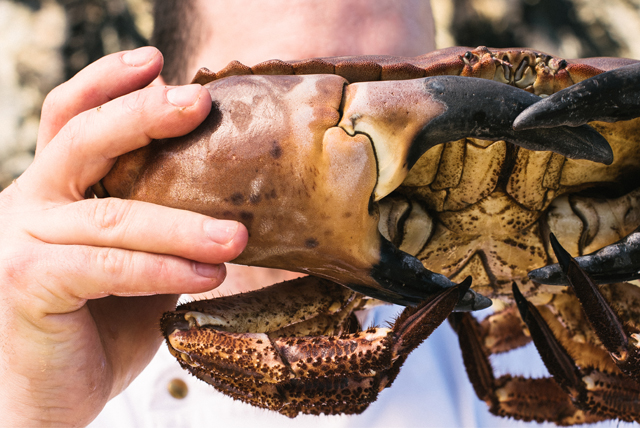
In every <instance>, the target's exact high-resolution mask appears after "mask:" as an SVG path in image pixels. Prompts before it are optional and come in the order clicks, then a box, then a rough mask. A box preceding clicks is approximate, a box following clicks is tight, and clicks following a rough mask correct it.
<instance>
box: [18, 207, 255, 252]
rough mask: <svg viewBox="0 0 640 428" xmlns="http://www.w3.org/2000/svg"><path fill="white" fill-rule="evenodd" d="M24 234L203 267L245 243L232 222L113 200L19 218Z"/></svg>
mask: <svg viewBox="0 0 640 428" xmlns="http://www.w3.org/2000/svg"><path fill="white" fill-rule="evenodd" d="M24 228H25V230H26V231H27V232H28V233H29V234H30V235H31V236H33V237H35V238H37V239H38V240H40V241H43V242H46V243H50V244H63V245H74V244H82V245H87V246H94V247H113V248H120V249H127V250H133V251H141V252H148V253H157V254H171V255H174V256H178V257H181V258H185V259H189V260H195V261H198V262H202V263H213V264H217V263H223V262H227V261H230V260H233V259H235V258H236V257H237V256H238V255H239V254H240V253H241V252H242V250H243V249H244V247H245V245H246V244H247V240H248V232H247V229H246V228H245V227H244V226H243V225H242V224H240V223H238V222H235V221H226V220H216V219H212V218H210V217H207V216H204V215H201V214H197V213H193V212H190V211H183V210H178V209H174V208H167V207H163V206H159V205H154V204H150V203H145V202H140V201H126V200H121V199H115V198H107V199H87V200H83V201H79V202H76V203H73V204H67V205H62V206H59V207H56V208H52V209H48V210H45V211H41V212H39V213H38V214H37V215H35V216H33V218H27V219H24Z"/></svg>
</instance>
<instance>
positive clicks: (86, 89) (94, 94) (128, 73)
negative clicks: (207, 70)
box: [36, 46, 163, 153]
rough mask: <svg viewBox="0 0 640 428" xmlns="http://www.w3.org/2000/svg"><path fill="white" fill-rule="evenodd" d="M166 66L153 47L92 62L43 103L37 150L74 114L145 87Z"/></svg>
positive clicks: (119, 53) (160, 55) (120, 53)
mask: <svg viewBox="0 0 640 428" xmlns="http://www.w3.org/2000/svg"><path fill="white" fill-rule="evenodd" d="M162 65H163V58H162V54H161V53H160V52H159V51H158V50H157V49H156V48H154V47H151V46H146V47H143V48H139V49H136V50H133V51H125V52H118V53H115V54H111V55H108V56H106V57H104V58H101V59H99V60H98V61H96V62H94V63H93V64H90V65H89V66H87V67H86V68H84V69H83V70H82V71H80V72H79V73H78V74H77V75H76V76H74V77H73V78H72V79H71V80H69V81H68V82H65V83H63V84H62V85H60V86H58V87H57V88H55V89H54V90H53V91H51V93H49V95H48V96H47V98H46V99H45V102H44V105H43V106H42V119H41V121H40V129H39V132H38V143H37V147H36V153H39V152H40V151H42V149H43V148H44V147H45V146H46V145H47V144H48V143H49V141H51V139H53V137H54V136H55V135H56V134H57V133H58V132H59V131H60V129H62V127H63V126H64V125H65V124H66V123H67V122H68V121H69V120H71V118H72V117H74V116H76V115H78V114H80V113H82V112H83V111H86V110H89V109H92V108H95V107H98V106H100V105H102V104H104V103H107V102H109V101H111V100H113V99H116V98H118V97H121V96H123V95H125V94H128V93H130V92H133V91H136V90H138V89H142V88H144V87H145V86H147V85H148V84H149V83H151V82H152V81H153V79H155V78H156V77H157V76H158V75H159V74H160V71H161V70H162Z"/></svg>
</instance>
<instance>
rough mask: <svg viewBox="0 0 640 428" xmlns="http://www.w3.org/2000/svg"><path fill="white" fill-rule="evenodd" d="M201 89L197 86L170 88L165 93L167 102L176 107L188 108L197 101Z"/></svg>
mask: <svg viewBox="0 0 640 428" xmlns="http://www.w3.org/2000/svg"><path fill="white" fill-rule="evenodd" d="M201 88H202V86H200V85H197V84H193V85H187V86H178V87H175V88H171V89H169V90H168V91H167V100H169V102H170V103H171V104H173V105H174V106H177V107H189V106H191V105H193V104H195V102H196V101H198V98H199V97H200V89H201Z"/></svg>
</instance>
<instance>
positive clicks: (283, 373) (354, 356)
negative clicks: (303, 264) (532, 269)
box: [161, 277, 468, 417]
mask: <svg viewBox="0 0 640 428" xmlns="http://www.w3.org/2000/svg"><path fill="white" fill-rule="evenodd" d="M467 287H468V285H467ZM269 289H270V290H268V291H266V290H267V289H262V290H258V291H255V292H251V293H247V294H243V295H241V296H240V297H241V299H240V300H238V296H228V297H222V298H218V299H214V300H212V301H209V302H207V301H201V302H193V303H189V304H186V305H182V306H180V307H178V308H177V310H176V312H169V313H166V314H165V315H164V316H163V319H162V322H161V328H162V331H163V333H164V335H165V337H166V339H167V345H168V346H169V350H170V352H171V353H172V354H173V355H174V356H176V357H177V358H178V361H180V364H181V365H182V366H183V367H184V368H186V369H187V370H189V371H190V372H191V373H192V374H193V375H195V376H196V377H198V378H200V379H203V380H204V381H206V382H208V383H210V384H211V385H213V386H214V387H216V388H217V389H219V390H221V391H222V392H224V393H226V394H228V395H231V396H232V397H234V398H236V399H239V400H242V401H245V402H248V403H250V404H253V405H255V406H258V407H263V408H269V409H271V410H276V411H278V412H280V413H282V414H284V415H287V416H290V417H294V416H296V415H297V414H298V413H308V414H323V413H324V414H336V413H347V414H349V413H360V412H362V411H364V410H365V409H366V408H367V407H368V405H369V404H370V403H371V402H373V401H374V400H375V399H376V397H377V395H378V393H379V391H381V390H382V389H384V388H386V387H388V386H390V385H391V383H392V382H393V380H394V379H395V377H396V376H397V374H398V373H399V371H400V367H401V366H402V364H403V363H404V361H405V359H406V358H407V356H408V355H409V353H410V352H411V351H413V350H414V349H415V348H416V347H417V346H418V345H419V344H420V343H422V341H424V340H425V339H426V338H427V337H428V336H429V335H430V334H431V332H433V330H435V328H436V327H438V326H439V325H440V324H441V323H442V321H444V320H445V319H446V317H447V316H448V315H449V314H450V313H451V311H452V310H453V308H454V307H455V305H456V303H457V302H458V300H459V299H460V297H461V296H462V295H464V294H465V293H466V292H467V289H466V288H463V287H461V286H455V287H452V288H448V289H446V290H444V291H442V292H440V293H439V294H437V295H436V296H434V297H432V298H431V299H429V300H428V301H425V302H423V303H422V304H420V305H419V306H417V307H414V308H413V307H412V308H407V309H405V310H404V312H402V314H401V315H400V316H399V317H398V319H397V320H396V322H395V323H394V325H393V327H392V328H369V329H367V330H366V331H361V332H357V333H353V334H340V332H339V330H338V331H334V330H333V327H331V328H330V329H329V330H326V331H328V332H329V334H336V335H335V336H310V335H302V336H300V335H299V334H300V333H301V332H302V333H308V332H312V331H313V330H310V326H309V323H310V322H311V312H314V311H316V310H317V309H319V307H324V308H325V310H327V311H328V312H329V313H331V312H334V313H341V312H343V311H344V310H346V311H347V312H349V313H350V312H351V311H352V310H353V309H356V308H357V307H354V306H353V303H354V300H353V299H354V298H355V299H356V300H357V299H360V298H361V296H360V297H359V296H354V294H355V293H353V292H351V291H348V290H347V289H345V288H344V287H341V286H339V285H337V284H332V283H331V282H329V281H326V280H320V279H318V278H312V277H306V278H301V279H298V280H293V281H289V282H287V283H282V284H278V285H276V286H272V287H269ZM291 289H294V290H297V291H296V293H300V294H298V295H297V296H293V297H291V294H290V293H291ZM317 294H320V298H321V300H322V302H321V303H318V302H317V299H318V296H317ZM331 296H334V297H335V299H336V300H335V301H333V300H334V298H333V297H331ZM263 298H267V299H270V301H268V302H266V303H262V302H261V300H262V299H263ZM291 298H293V299H294V300H295V302H288V301H289V300H291ZM274 299H276V300H278V301H280V302H281V303H282V305H280V307H275V308H274V307H273V303H274ZM242 301H245V302H247V303H246V306H244V307H242V308H238V305H237V304H236V303H237V302H242ZM256 303H261V304H259V305H255V304H256ZM287 303H291V304H287ZM256 306H257V307H256ZM213 308H216V309H218V310H220V312H215V311H213V310H212V309H213ZM225 308H226V309H227V310H228V311H230V312H228V311H227V310H225ZM262 308H267V309H268V310H270V311H273V312H274V313H276V315H277V316H280V315H279V314H277V312H278V309H280V310H282V311H283V312H284V313H285V314H287V313H288V312H290V311H293V312H296V313H297V315H295V316H294V315H292V314H291V313H289V315H286V316H289V317H290V318H291V319H290V321H293V319H294V318H300V319H299V320H298V322H301V323H302V324H303V325H304V328H302V329H300V327H296V325H295V324H293V325H292V326H291V327H289V326H284V325H282V323H281V322H280V321H279V322H273V323H270V322H267V323H264V322H260V321H259V319H260V318H261V316H262V315H263V314H262V313H261V312H262ZM314 308H315V309H314ZM201 311H202V312H201ZM205 311H210V312H205ZM227 312H228V313H227ZM343 318H344V317H343ZM247 319H249V324H251V325H247ZM237 323H240V325H235V324H237ZM324 328H325V327H323V328H322V330H324ZM246 330H251V331H254V332H251V333H245V332H242V333H241V332H239V331H246ZM260 330H262V331H264V330H271V331H270V332H269V333H263V332H258V331H260ZM338 334H339V335H338Z"/></svg>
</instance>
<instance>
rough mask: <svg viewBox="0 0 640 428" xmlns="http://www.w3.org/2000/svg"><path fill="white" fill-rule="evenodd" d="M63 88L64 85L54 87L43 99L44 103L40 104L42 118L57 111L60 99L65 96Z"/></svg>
mask: <svg viewBox="0 0 640 428" xmlns="http://www.w3.org/2000/svg"><path fill="white" fill-rule="evenodd" d="M64 86H65V84H64V83H63V84H61V85H58V86H56V87H55V88H53V89H52V90H51V92H49V93H48V94H47V96H46V97H45V98H44V102H43V103H42V116H43V117H45V116H47V115H48V114H49V112H53V111H56V110H57V109H58V106H59V105H60V104H61V102H62V98H63V96H64V94H65V90H64Z"/></svg>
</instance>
